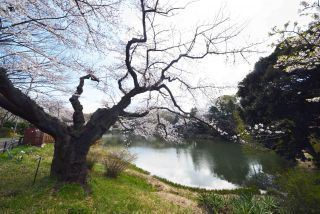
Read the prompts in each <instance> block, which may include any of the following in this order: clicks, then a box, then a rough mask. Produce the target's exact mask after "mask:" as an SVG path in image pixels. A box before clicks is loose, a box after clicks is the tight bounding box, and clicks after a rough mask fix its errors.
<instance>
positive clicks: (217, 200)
mask: <svg viewBox="0 0 320 214" xmlns="http://www.w3.org/2000/svg"><path fill="white" fill-rule="evenodd" d="M198 201H199V204H200V206H203V207H205V208H206V209H207V210H208V211H209V212H210V213H222V212H223V210H224V209H226V208H227V204H226V201H225V199H224V198H223V196H221V195H218V194H215V193H203V194H200V196H199V198H198Z"/></svg>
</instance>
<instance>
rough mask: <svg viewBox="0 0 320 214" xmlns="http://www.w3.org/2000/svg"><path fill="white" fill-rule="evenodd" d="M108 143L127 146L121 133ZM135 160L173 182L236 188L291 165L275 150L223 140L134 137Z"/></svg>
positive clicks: (137, 163) (201, 186)
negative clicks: (176, 141) (179, 141)
mask: <svg viewBox="0 0 320 214" xmlns="http://www.w3.org/2000/svg"><path fill="white" fill-rule="evenodd" d="M104 139H105V141H106V142H107V143H106V145H109V146H110V144H112V145H113V146H114V145H115V144H116V145H124V144H123V141H122V140H121V138H120V137H118V136H112V135H107V136H105V137H104ZM130 141H131V142H130V144H129V147H128V149H129V151H130V152H131V153H134V154H136V155H137V158H136V160H135V161H134V163H135V164H136V165H137V166H138V167H140V168H142V169H144V170H146V171H148V172H150V173H151V175H156V176H159V177H162V178H165V179H167V180H169V181H172V182H175V183H178V184H182V185H185V186H190V187H200V188H206V189H235V188H238V187H240V186H241V185H242V184H243V183H244V182H245V181H246V180H247V179H248V178H250V177H251V176H252V175H254V174H255V173H258V172H264V173H268V174H276V173H277V172H280V171H282V170H283V169H285V168H287V167H288V166H289V163H288V162H287V161H285V160H283V159H282V158H281V157H279V156H278V155H276V154H274V153H273V152H265V151H252V149H249V150H248V149H247V147H244V146H242V145H240V144H236V143H231V142H228V141H224V140H221V139H214V140H200V139H198V140H190V141H188V142H185V143H183V144H179V145H176V144H169V143H165V142H161V141H157V140H152V141H146V140H143V139H138V138H130Z"/></svg>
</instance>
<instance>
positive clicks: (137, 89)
mask: <svg viewBox="0 0 320 214" xmlns="http://www.w3.org/2000/svg"><path fill="white" fill-rule="evenodd" d="M77 2H78V3H79V2H82V1H77ZM184 8H185V7H184V6H182V7H175V6H170V5H168V4H164V5H161V4H160V1H159V0H153V1H152V0H140V2H139V11H140V29H139V30H138V33H137V34H136V35H135V36H133V37H132V38H131V39H129V40H128V41H127V42H126V43H125V45H124V54H123V55H120V56H119V57H120V59H122V60H123V61H122V62H123V64H120V65H118V67H117V68H118V70H112V71H111V73H108V75H109V76H113V77H115V79H116V81H117V86H118V89H119V91H120V93H121V96H120V98H119V99H118V100H113V101H112V102H113V103H114V104H113V105H112V106H108V107H104V108H99V109H97V110H96V111H95V112H94V113H93V114H92V116H91V118H90V120H89V121H88V122H85V119H84V114H83V107H82V105H81V103H80V101H79V98H80V96H81V94H82V93H83V86H84V82H85V81H86V80H92V81H94V82H97V83H98V82H102V80H101V79H99V78H98V76H97V75H96V74H94V73H92V72H88V74H87V75H85V76H82V77H81V78H80V80H79V84H78V86H77V89H76V92H75V93H74V94H73V95H72V97H71V98H70V99H69V101H70V102H71V104H72V107H73V109H74V113H73V124H72V125H71V126H68V125H66V124H64V123H63V122H61V121H60V120H58V119H57V118H55V117H53V116H51V115H50V114H48V113H46V112H45V111H44V110H43V109H42V108H41V107H40V106H39V105H38V104H36V103H35V102H34V101H33V100H31V99H30V98H29V97H28V96H26V95H25V94H24V93H22V92H21V91H20V90H19V89H17V88H15V87H14V85H13V83H12V82H11V81H10V79H9V78H8V72H9V71H8V69H7V68H1V70H0V106H1V107H3V108H5V109H7V110H9V111H10V112H12V113H14V114H16V115H18V116H20V117H22V118H24V119H26V120H28V121H29V122H30V123H32V124H34V125H36V126H37V127H38V128H39V129H41V130H42V131H44V132H46V133H48V134H50V135H52V136H53V137H54V139H55V149H54V157H53V161H52V166H51V175H52V176H54V177H56V178H58V180H59V181H64V182H77V183H81V184H85V183H86V177H87V167H86V155H87V153H88V150H89V148H90V146H91V145H92V144H94V143H95V142H96V141H97V140H98V139H100V138H101V136H102V135H103V134H104V133H106V132H107V131H108V130H109V128H110V127H111V126H112V125H113V124H115V122H116V121H117V120H119V118H123V117H129V118H136V117H144V116H146V115H147V114H148V113H149V112H150V111H154V110H157V109H165V110H168V111H172V112H180V113H179V114H186V115H188V114H189V113H188V112H186V111H185V110H184V109H183V108H182V106H181V105H180V104H179V102H178V100H177V98H176V97H175V92H176V91H175V90H176V89H175V87H174V84H176V83H177V84H180V86H181V87H182V88H184V89H186V91H190V92H191V91H193V90H196V89H203V88H205V87H206V86H200V85H198V86H193V85H192V84H190V83H188V82H187V81H186V80H185V79H184V76H185V74H186V70H185V69H182V68H181V67H179V65H181V64H183V63H185V62H186V61H187V60H200V59H203V58H204V57H206V56H208V55H226V56H235V55H240V56H241V55H242V56H243V55H244V54H245V53H248V52H250V48H251V45H247V46H246V47H241V48H236V47H235V46H232V45H231V43H230V42H231V41H232V39H233V38H235V37H236V36H238V34H239V33H240V31H241V29H239V28H238V27H236V26H234V25H229V18H225V17H224V16H223V15H222V14H220V15H218V16H216V17H215V19H214V20H213V22H212V23H210V24H203V25H199V26H197V27H196V28H195V29H194V31H193V32H192V33H190V32H189V33H188V36H186V37H184V35H183V34H182V33H181V34H180V35H179V34H178V36H177V34H176V33H177V32H175V30H173V29H163V27H162V26H163V25H161V23H162V22H161V21H158V20H160V19H161V20H163V19H170V18H172V16H174V15H175V14H176V13H177V12H178V11H179V10H182V9H184ZM71 24H72V23H71ZM85 24H86V23H85ZM89 24H90V23H89ZM228 44H230V45H228ZM111 86H112V85H111ZM139 96H140V97H141V96H142V97H144V101H145V102H144V103H145V105H144V106H142V107H143V108H142V109H143V111H141V110H140V111H136V112H129V111H127V110H126V109H128V108H129V106H130V104H131V103H132V101H133V99H134V98H137V97H139ZM166 102H170V103H171V105H170V104H168V103H167V104H166ZM159 104H160V105H161V106H159ZM158 122H159V124H160V125H161V121H160V120H159V117H158ZM163 125H164V124H163Z"/></svg>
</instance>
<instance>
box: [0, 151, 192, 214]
mask: <svg viewBox="0 0 320 214" xmlns="http://www.w3.org/2000/svg"><path fill="white" fill-rule="evenodd" d="M52 154H53V145H46V146H45V147H44V148H36V147H26V146H20V147H18V148H15V149H13V150H12V151H11V152H10V153H5V154H0V213H191V212H192V210H190V209H189V208H186V207H183V206H178V205H177V204H175V203H173V202H170V201H168V200H165V199H164V198H163V197H160V196H159V195H157V194H156V191H157V190H156V189H155V188H154V187H153V186H152V185H150V184H149V183H148V182H147V181H146V180H145V179H143V178H141V177H139V176H134V175H131V174H129V173H123V174H122V175H121V176H120V177H119V178H117V179H110V178H106V177H105V176H104V175H103V168H102V167H101V166H100V167H99V166H96V167H95V169H94V171H93V172H92V173H91V174H90V178H89V186H90V188H91V190H92V192H91V193H89V194H88V193H86V192H85V191H84V190H83V189H82V188H81V187H80V186H79V185H75V184H65V185H61V186H57V183H56V182H55V181H54V180H52V179H51V178H49V172H50V163H51V160H52ZM39 156H42V157H44V159H43V161H42V162H41V165H40V168H39V173H38V176H37V180H36V183H35V184H34V185H33V179H34V174H35V170H36V167H37V163H38V159H37V158H38V157H39Z"/></svg>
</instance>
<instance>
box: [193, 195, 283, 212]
mask: <svg viewBox="0 0 320 214" xmlns="http://www.w3.org/2000/svg"><path fill="white" fill-rule="evenodd" d="M198 200H199V204H200V205H201V206H203V207H205V208H206V209H207V211H208V212H209V213H230V214H231V213H232V214H256V213H280V212H281V210H280V206H279V205H280V204H279V202H278V200H277V199H276V198H275V197H272V196H267V195H266V196H261V195H253V194H251V193H247V194H240V195H238V196H237V195H234V196H229V197H223V196H221V195H217V194H214V193H205V194H201V195H200V196H199V199H198Z"/></svg>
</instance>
